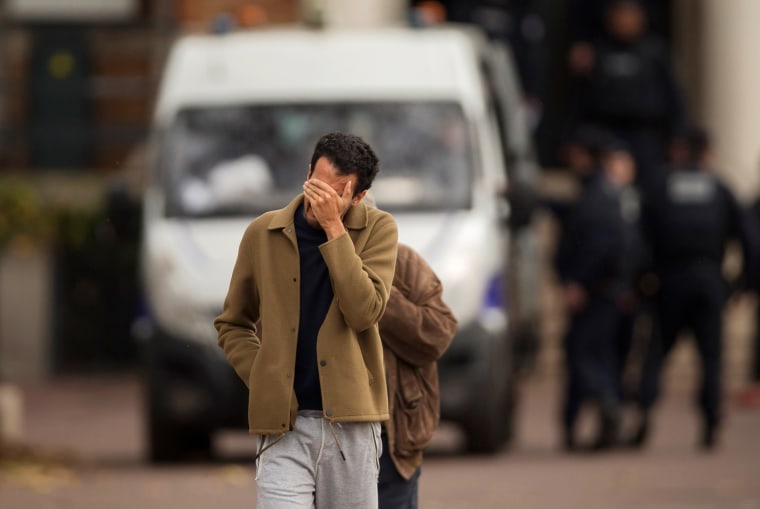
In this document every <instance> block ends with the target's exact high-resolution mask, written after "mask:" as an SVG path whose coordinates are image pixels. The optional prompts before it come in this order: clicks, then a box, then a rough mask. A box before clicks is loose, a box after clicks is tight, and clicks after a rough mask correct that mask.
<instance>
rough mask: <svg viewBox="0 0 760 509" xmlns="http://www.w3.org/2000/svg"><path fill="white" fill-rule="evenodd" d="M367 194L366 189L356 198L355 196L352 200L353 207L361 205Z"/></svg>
mask: <svg viewBox="0 0 760 509" xmlns="http://www.w3.org/2000/svg"><path fill="white" fill-rule="evenodd" d="M366 194H367V190H366V189H365V190H364V191H362V192H361V193H359V194H357V195H356V196H354V197H353V198H352V199H351V205H359V202H360V201H362V199H364V196H366Z"/></svg>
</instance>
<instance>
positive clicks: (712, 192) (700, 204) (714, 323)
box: [631, 129, 750, 448]
mask: <svg viewBox="0 0 760 509" xmlns="http://www.w3.org/2000/svg"><path fill="white" fill-rule="evenodd" d="M689 149H690V161H689V162H688V164H685V165H681V166H680V167H674V168H672V169H671V171H670V172H669V173H668V175H667V177H666V179H664V181H663V182H662V184H661V185H660V186H659V187H658V188H657V189H656V190H655V192H654V193H652V195H651V196H650V198H649V199H648V200H647V202H646V204H645V207H644V213H643V221H644V227H645V230H646V232H647V235H648V237H649V241H650V243H651V247H652V256H653V264H654V270H655V273H656V275H657V277H658V279H659V290H658V293H657V295H656V308H657V318H658V321H659V327H658V329H657V332H658V334H653V335H652V338H651V340H650V344H649V348H648V350H647V353H646V358H645V361H644V367H643V372H642V377H641V384H640V388H639V403H640V405H641V413H642V415H641V422H640V423H639V426H638V429H637V430H636V433H635V435H634V436H633V437H632V441H631V442H632V445H634V446H642V445H643V444H644V443H645V441H646V439H647V437H648V434H649V427H650V426H649V423H650V411H651V408H652V406H653V404H654V403H655V400H656V398H657V395H658V390H659V384H660V372H661V369H662V365H663V362H664V360H665V359H666V357H667V355H668V353H669V352H670V351H671V350H672V348H673V346H674V344H675V342H676V339H677V337H678V334H679V333H680V332H681V331H682V330H683V329H689V330H691V331H692V332H693V333H694V336H695V339H696V343H697V350H698V352H699V358H700V364H701V372H702V381H701V384H702V385H701V389H700V391H699V405H700V407H701V411H702V434H701V436H700V440H699V444H700V445H701V446H702V447H705V448H711V447H713V446H714V444H715V442H716V438H717V437H716V432H717V429H718V426H719V424H720V421H721V387H720V382H721V330H722V325H723V322H722V312H723V305H724V303H725V302H726V298H727V296H728V293H729V292H728V285H727V282H726V280H725V279H724V276H723V272H722V265H723V258H724V253H725V250H726V246H727V244H728V242H729V241H730V240H731V239H732V238H735V239H738V240H739V241H740V242H741V246H742V249H743V251H744V260H745V261H747V260H749V259H750V254H749V246H750V244H749V242H748V240H749V239H748V236H747V228H746V223H745V218H744V216H743V212H742V209H741V208H740V206H739V204H738V203H737V201H736V199H735V198H734V196H733V195H732V193H731V192H730V191H729V189H728V188H727V187H726V186H724V185H723V184H722V183H721V182H720V181H719V180H718V178H717V177H716V176H715V175H714V174H713V172H712V171H711V170H710V167H709V139H708V135H707V133H706V132H704V131H702V130H699V129H694V130H692V131H691V132H690V134H689ZM745 265H746V264H745Z"/></svg>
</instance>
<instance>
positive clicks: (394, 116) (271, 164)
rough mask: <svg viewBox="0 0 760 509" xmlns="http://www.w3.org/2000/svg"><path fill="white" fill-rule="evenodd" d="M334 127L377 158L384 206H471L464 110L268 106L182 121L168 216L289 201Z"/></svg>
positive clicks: (169, 145)
mask: <svg viewBox="0 0 760 509" xmlns="http://www.w3.org/2000/svg"><path fill="white" fill-rule="evenodd" d="M331 131H343V132H350V133H354V134H357V135H359V136H361V137H362V138H364V139H365V140H367V142H368V143H369V144H370V145H372V147H373V148H374V149H375V151H376V152H377V154H378V157H379V158H380V173H379V174H378V176H377V178H376V179H375V182H374V183H373V185H372V191H373V193H374V195H375V199H376V201H377V204H378V207H381V208H383V209H385V210H388V211H417V210H426V211H434V210H447V209H459V208H468V207H469V206H470V200H471V181H472V173H473V168H472V166H473V163H472V161H473V148H472V143H471V141H472V140H471V135H470V132H469V128H468V125H467V121H466V120H465V116H464V113H463V111H462V109H461V107H460V106H459V105H458V104H455V103H446V102H387V103H377V102H372V103H343V104H275V105H273V104H267V105H247V106H239V105H237V106H214V107H203V108H193V109H187V110H183V111H181V112H180V113H179V114H178V115H177V116H176V118H175V120H174V122H173V123H172V125H171V127H170V128H169V129H168V132H166V133H164V134H165V137H164V140H163V141H164V142H165V143H164V144H163V147H164V150H163V151H162V158H161V159H162V165H164V166H163V167H165V168H166V169H167V170H168V171H167V172H166V173H164V174H163V179H164V180H163V183H164V186H165V190H166V195H167V214H168V215H170V216H180V217H194V216H198V217H202V216H207V217H208V216H211V217H213V216H222V215H251V214H258V213H261V212H264V211H266V210H271V209H275V208H280V207H282V206H284V205H286V204H287V203H288V202H289V201H290V200H292V199H293V197H295V196H296V195H297V194H298V193H300V192H301V190H302V184H303V181H304V180H305V178H306V172H307V169H308V165H309V161H310V159H311V154H312V151H313V150H314V144H315V143H316V141H317V139H319V137H320V136H322V135H323V134H326V133H328V132H331Z"/></svg>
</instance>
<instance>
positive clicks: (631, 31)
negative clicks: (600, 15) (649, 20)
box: [607, 2, 646, 41]
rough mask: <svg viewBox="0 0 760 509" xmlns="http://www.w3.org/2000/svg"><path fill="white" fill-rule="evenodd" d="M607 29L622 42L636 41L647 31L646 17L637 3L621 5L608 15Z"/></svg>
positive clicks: (613, 8)
mask: <svg viewBox="0 0 760 509" xmlns="http://www.w3.org/2000/svg"><path fill="white" fill-rule="evenodd" d="M607 29H608V30H609V33H610V34H611V35H612V36H613V37H615V38H616V39H618V40H620V41H633V40H636V39H638V38H639V36H641V34H643V33H644V31H645V30H646V15H645V14H644V11H643V9H642V8H641V6H639V5H638V4H636V3H628V2H623V3H620V4H618V5H616V6H614V7H612V9H611V11H610V12H609V13H608V15H607Z"/></svg>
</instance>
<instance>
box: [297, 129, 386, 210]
mask: <svg viewBox="0 0 760 509" xmlns="http://www.w3.org/2000/svg"><path fill="white" fill-rule="evenodd" d="M321 157H326V158H327V160H328V161H330V163H331V164H332V165H333V166H335V168H336V169H337V170H338V171H339V172H340V173H341V174H343V175H351V174H354V175H356V177H357V179H356V188H355V189H354V196H356V195H357V194H359V193H361V192H362V191H364V190H365V189H369V188H370V186H371V185H372V181H373V180H374V179H375V176H376V175H377V172H378V171H379V170H380V164H379V163H380V162H379V160H378V159H377V155H375V152H374V151H373V150H372V147H370V146H369V145H368V144H367V142H365V141H364V140H362V139H361V138H359V137H358V136H355V135H353V134H345V133H329V134H325V135H324V136H322V137H321V138H320V139H319V141H317V145H316V146H315V147H314V154H312V156H311V171H314V167H315V166H316V164H317V161H319V159H320V158H321Z"/></svg>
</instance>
